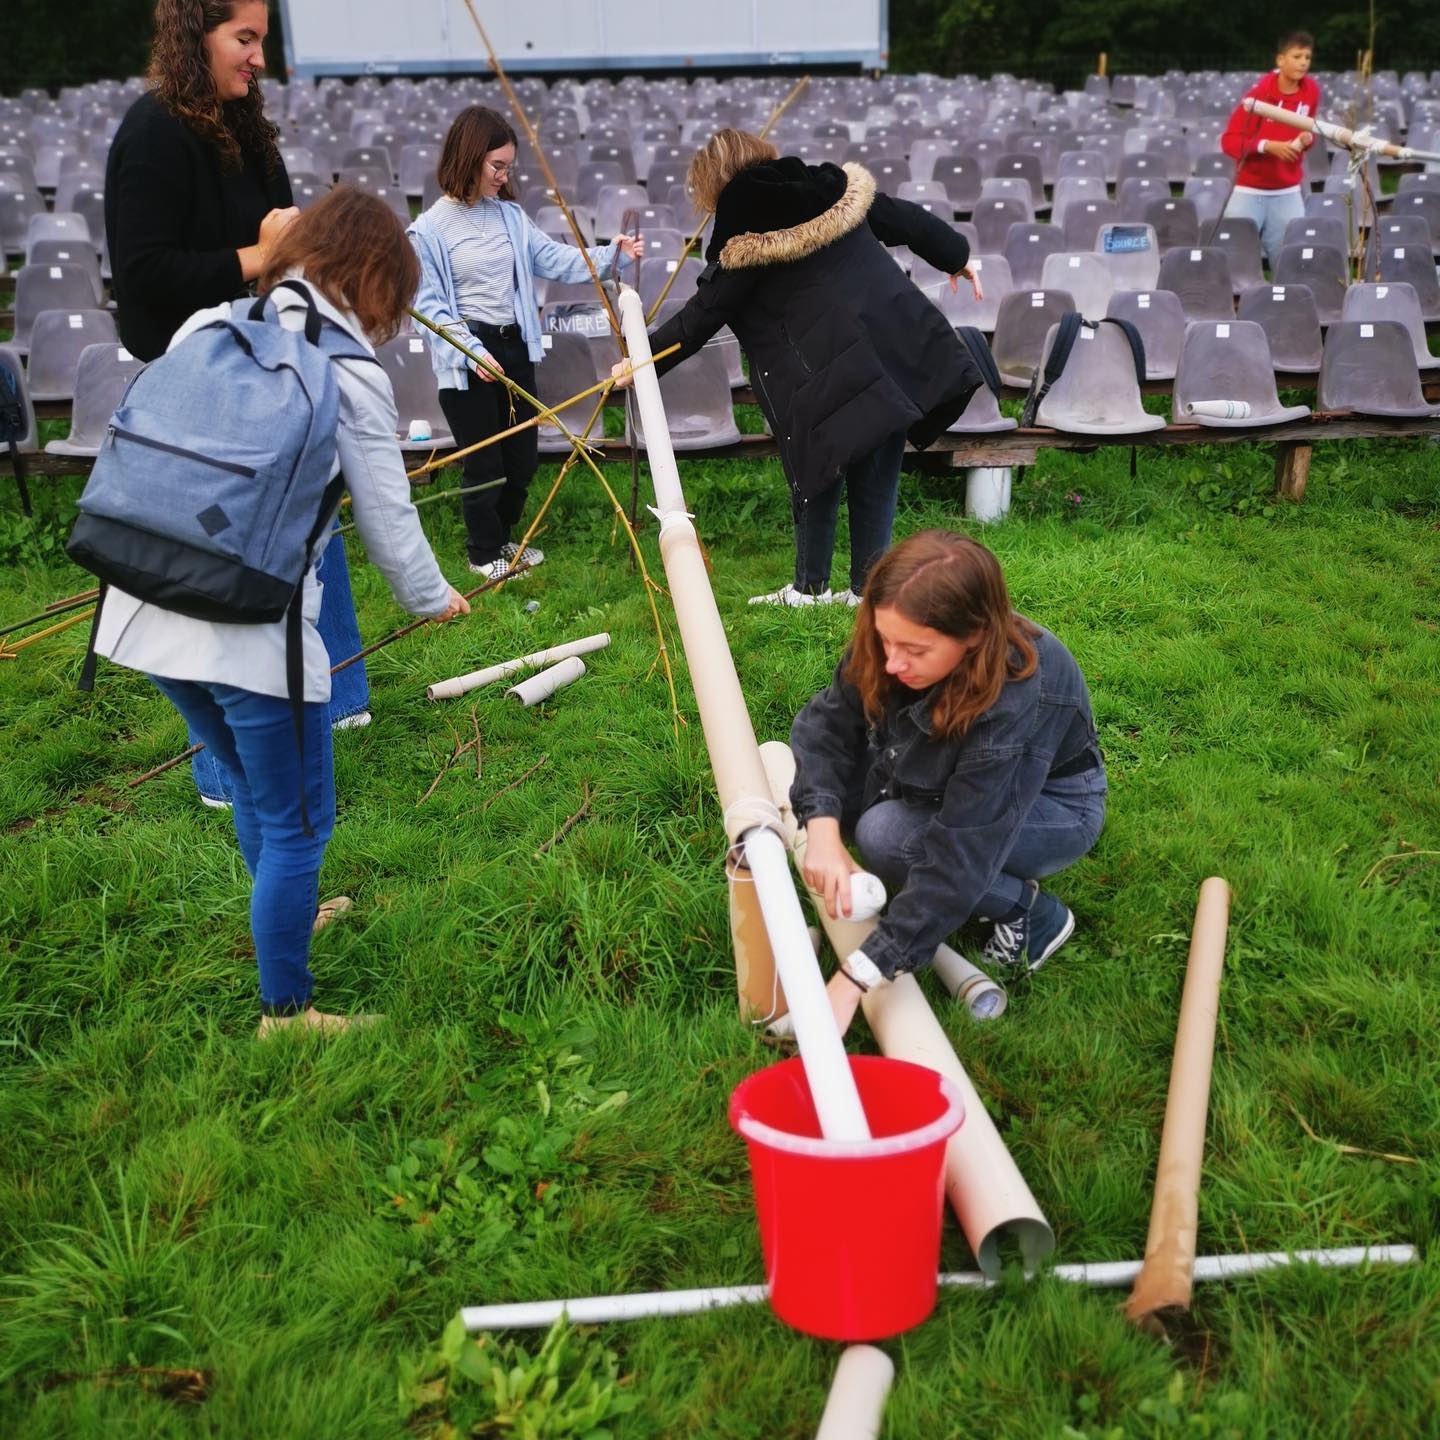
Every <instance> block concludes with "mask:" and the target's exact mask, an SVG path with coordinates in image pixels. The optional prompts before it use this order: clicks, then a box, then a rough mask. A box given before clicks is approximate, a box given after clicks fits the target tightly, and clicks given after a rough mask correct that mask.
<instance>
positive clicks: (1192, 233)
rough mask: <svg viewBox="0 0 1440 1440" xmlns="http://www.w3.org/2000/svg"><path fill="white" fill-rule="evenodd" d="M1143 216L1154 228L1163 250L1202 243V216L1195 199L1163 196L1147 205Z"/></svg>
mask: <svg viewBox="0 0 1440 1440" xmlns="http://www.w3.org/2000/svg"><path fill="white" fill-rule="evenodd" d="M1142 218H1143V219H1144V222H1145V223H1146V224H1147V225H1149V226H1151V227H1152V228H1153V229H1154V231H1155V238H1156V240H1158V241H1159V244H1160V249H1161V250H1162V251H1165V250H1173V249H1174V248H1175V247H1176V246H1177V245H1184V246H1186V247H1190V246H1195V245H1198V244H1199V243H1200V216H1199V214H1198V212H1197V211H1196V209H1195V202H1194V201H1193V200H1186V199H1183V198H1182V199H1179V200H1175V199H1172V198H1171V197H1169V196H1162V197H1160V198H1158V199H1155V200H1152V201H1151V202H1150V203H1149V204H1148V205H1147V206H1146V207H1145V214H1144V216H1143V217H1142Z"/></svg>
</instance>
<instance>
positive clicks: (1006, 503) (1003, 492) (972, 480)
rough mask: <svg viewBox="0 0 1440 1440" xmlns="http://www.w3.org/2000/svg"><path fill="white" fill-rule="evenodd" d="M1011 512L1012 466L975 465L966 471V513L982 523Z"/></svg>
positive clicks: (1001, 518)
mask: <svg viewBox="0 0 1440 1440" xmlns="http://www.w3.org/2000/svg"><path fill="white" fill-rule="evenodd" d="M1009 513H1010V467H1009V466H1008V465H974V466H972V467H971V468H970V469H969V470H967V471H966V472H965V514H966V515H967V516H969V518H970V519H971V520H978V521H980V523H981V524H982V525H991V524H994V523H995V522H996V521H997V520H1003V519H1004V518H1005V517H1006V516H1007V515H1008V514H1009Z"/></svg>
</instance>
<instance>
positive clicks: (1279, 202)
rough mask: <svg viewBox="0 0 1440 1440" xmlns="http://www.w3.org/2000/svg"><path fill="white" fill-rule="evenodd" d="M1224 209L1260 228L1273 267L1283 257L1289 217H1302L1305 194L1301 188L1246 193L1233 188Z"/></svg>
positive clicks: (1263, 243) (1230, 214)
mask: <svg viewBox="0 0 1440 1440" xmlns="http://www.w3.org/2000/svg"><path fill="white" fill-rule="evenodd" d="M1225 213H1226V214H1227V215H1229V216H1231V217H1233V218H1234V219H1236V220H1253V221H1254V222H1255V228H1256V229H1257V230H1258V231H1259V232H1260V248H1261V249H1262V250H1263V251H1264V252H1265V261H1266V264H1268V265H1269V266H1270V268H1271V269H1272V270H1273V269H1274V268H1275V262H1276V260H1278V259H1279V258H1280V246H1281V245H1282V244H1283V243H1284V240H1285V227H1286V225H1288V224H1289V223H1290V221H1292V220H1295V219H1297V218H1303V217H1304V214H1305V197H1304V196H1303V195H1302V194H1301V193H1300V192H1299V191H1298V190H1294V191H1291V192H1290V193H1289V194H1288V195H1287V194H1285V193H1284V192H1282V193H1280V194H1279V195H1256V194H1245V193H1244V192H1242V191H1238V190H1235V191H1232V192H1231V194H1230V199H1229V200H1228V201H1227V202H1226V205H1225Z"/></svg>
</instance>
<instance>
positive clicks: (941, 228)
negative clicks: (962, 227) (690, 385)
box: [650, 156, 983, 499]
mask: <svg viewBox="0 0 1440 1440" xmlns="http://www.w3.org/2000/svg"><path fill="white" fill-rule="evenodd" d="M887 245H908V246H909V247H910V248H911V250H913V251H914V252H915V254H917V255H919V256H920V257H921V258H922V259H925V260H928V261H929V262H930V263H931V264H932V265H935V266H937V267H938V268H940V269H942V270H947V271H949V272H951V273H952V274H953V273H954V272H956V271H958V270H960V269H962V268H963V267H964V266H965V264H966V263H967V262H968V260H969V256H970V247H969V245H968V244H967V243H966V241H965V238H964V237H963V236H962V235H959V234H958V233H957V232H956V231H954V230H953V229H951V227H950V226H949V225H947V224H946V223H945V222H944V221H943V220H941V219H939V218H938V217H936V216H934V215H931V214H930V213H929V212H928V211H926V210H923V209H921V207H920V206H918V205H912V204H910V203H909V202H908V201H904V200H895V199H892V198H891V197H890V196H888V195H881V194H877V193H876V190H875V180H874V178H873V177H872V176H871V174H870V173H869V171H867V170H866V169H864V167H863V166H860V165H853V164H851V165H846V166H845V167H844V168H843V169H842V168H840V167H839V166H835V165H829V164H826V165H807V164H806V163H805V162H804V161H803V160H800V159H797V158H795V157H793V156H787V157H785V158H783V159H780V160H767V161H762V162H761V163H760V164H758V165H752V166H750V167H749V168H747V169H745V170H742V171H741V172H740V173H739V174H738V175H736V176H735V178H734V179H733V180H731V181H730V183H729V184H728V185H727V186H726V187H725V189H724V190H723V191H721V193H720V199H719V203H718V204H717V205H716V209H715V232H714V236H713V238H712V240H711V242H710V246H709V249H708V250H707V251H706V257H705V258H706V260H707V262H708V263H707V265H706V268H705V270H704V272H703V273H702V275H701V277H700V282H699V286H698V288H697V290H696V293H695V296H694V298H693V299H691V300H690V301H689V303H688V304H687V305H686V306H685V307H684V308H683V309H682V310H680V311H679V312H678V313H677V314H676V315H674V316H673V317H672V318H671V319H669V320H668V321H666V322H665V323H664V324H663V325H661V326H660V327H659V329H657V330H656V331H655V333H654V334H653V335H652V336H651V337H650V343H651V347H652V349H654V350H662V349H664V348H665V347H666V346H668V345H673V344H676V343H678V344H679V345H680V347H681V348H680V350H679V352H677V354H676V355H674V356H671V357H669V358H667V359H666V360H664V361H662V362H660V364H659V365H658V366H657V369H658V370H659V371H660V372H661V373H662V374H663V373H664V371H666V370H668V369H670V368H671V367H673V366H674V365H678V364H679V363H680V362H681V361H682V360H684V359H685V358H686V357H687V356H689V355H693V354H694V353H695V352H696V351H697V350H698V349H699V348H700V347H701V346H702V345H703V344H704V343H705V342H706V341H707V340H708V339H709V338H710V337H711V336H712V335H714V334H715V332H716V331H717V330H719V329H720V328H721V326H723V325H729V326H730V328H731V329H732V330H733V331H734V332H735V335H736V336H737V338H738V339H739V341H740V344H741V345H742V346H743V347H744V349H745V353H746V355H747V356H748V357H749V361H750V382H751V384H752V385H753V386H754V388H755V393H756V396H757V398H758V399H759V401H760V405H761V407H762V408H763V410H764V411H765V415H766V418H767V419H768V420H769V422H770V428H771V429H772V430H773V431H774V433H775V439H776V442H777V443H778V445H779V449H780V456H781V459H782V461H783V463H784V466H785V473H786V477H787V478H788V480H789V481H790V484H791V486H792V487H793V488H794V489H795V490H796V491H797V492H798V494H799V495H800V497H801V498H802V499H809V498H810V497H811V496H814V495H817V494H819V493H820V492H821V491H823V490H826V489H828V488H829V487H830V486H831V485H833V484H834V483H835V482H836V481H837V480H838V479H839V478H840V477H841V475H842V474H843V473H844V471H845V469H846V467H847V466H848V465H850V464H851V463H852V462H853V461H856V460H859V459H861V458H863V457H864V456H866V455H868V454H870V453H871V452H872V451H873V450H875V449H876V448H877V447H878V446H879V445H880V444H882V443H883V442H884V441H885V440H886V439H888V438H889V437H890V436H892V435H895V434H897V433H899V432H901V431H904V432H905V434H906V435H907V436H908V437H909V439H910V442H911V443H912V444H913V445H915V446H917V447H923V446H925V445H928V444H930V443H931V442H932V441H933V440H935V439H936V437H937V436H939V435H940V434H942V433H943V432H944V430H945V429H946V427H947V426H949V425H950V423H951V422H952V421H953V420H955V418H956V417H957V416H958V415H959V414H960V412H961V411H962V410H963V409H964V408H965V406H966V405H967V404H968V403H969V400H970V397H971V395H973V394H974V393H975V391H976V389H977V388H978V387H979V386H980V385H981V384H982V383H983V382H982V379H981V376H980V372H979V371H978V370H977V369H976V367H975V364H974V362H973V361H972V360H971V359H970V356H969V353H968V352H967V351H966V350H965V348H964V346H963V345H962V344H961V343H960V341H959V340H957V339H956V337H955V333H954V331H953V330H951V328H950V325H949V323H948V322H947V321H946V319H945V317H944V316H943V315H942V314H941V313H940V311H939V310H938V309H937V308H936V307H935V306H934V305H932V304H931V303H930V301H929V300H927V299H926V298H925V296H924V295H922V294H921V293H920V291H919V290H918V289H917V288H916V287H915V286H914V285H913V284H912V283H911V282H910V280H909V279H908V278H907V277H906V276H905V274H904V273H903V272H902V271H901V270H900V267H899V266H898V265H896V264H895V262H894V261H893V260H892V259H891V258H890V255H889V254H888V253H887V251H886V249H885V246H887Z"/></svg>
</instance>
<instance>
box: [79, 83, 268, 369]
mask: <svg viewBox="0 0 1440 1440" xmlns="http://www.w3.org/2000/svg"><path fill="white" fill-rule="evenodd" d="M289 204H291V193H290V179H289V176H287V175H286V173H285V168H284V166H283V165H282V166H281V167H280V168H279V170H278V171H277V172H276V173H275V174H273V175H266V173H265V167H264V162H263V160H262V159H261V157H259V156H257V155H249V154H247V155H246V157H245V165H244V168H243V169H241V170H239V171H237V172H236V173H234V174H226V173H224V172H222V170H221V168H220V156H219V153H218V152H217V151H216V149H215V147H214V146H213V145H211V144H210V143H209V142H208V141H207V140H204V139H202V138H201V137H200V136H199V135H196V134H195V133H194V132H193V131H192V130H190V129H188V128H187V127H186V126H185V125H183V124H182V123H181V122H180V121H179V120H177V119H175V117H174V116H173V115H171V114H170V112H169V111H168V110H166V109H165V107H164V106H163V105H162V104H161V103H160V102H159V101H158V100H157V99H156V98H155V97H154V95H150V94H146V95H142V96H141V97H140V98H139V99H138V100H137V101H136V102H135V103H134V104H133V105H132V106H131V107H130V109H129V111H127V112H126V115H125V119H124V120H123V121H122V122H121V124H120V129H119V130H118V131H117V132H116V135H115V141H114V143H113V144H112V145H111V147H110V159H109V162H108V164H107V165H106V168H105V234H106V237H107V240H108V242H109V246H110V267H111V270H112V271H113V272H114V277H115V279H114V287H113V288H114V293H115V301H116V306H117V309H118V312H119V314H118V319H119V324H120V338H121V340H122V341H123V342H124V344H125V348H126V349H127V350H129V351H130V352H131V353H132V354H133V355H136V356H138V357H139V358H140V359H141V360H153V359H154V358H155V357H156V356H157V355H160V354H163V353H164V350H165V347H166V346H167V345H168V344H169V343H170V338H171V336H173V335H174V333H175V332H176V330H178V329H179V328H180V326H181V324H182V323H183V322H184V321H185V320H186V319H188V318H189V317H190V316H191V315H193V314H194V313H195V311H197V310H202V309H204V308H205V307H206V306H207V305H218V304H219V303H220V302H221V301H222V300H233V299H235V298H237V297H238V296H240V295H243V294H244V293H245V280H244V278H243V276H242V275H241V273H240V259H239V256H237V255H236V253H235V252H236V251H237V250H239V249H241V248H242V247H244V246H246V245H253V244H255V242H256V241H257V240H258V239H259V238H260V222H261V221H262V220H263V219H264V218H265V216H266V215H267V214H268V213H269V212H270V211H271V210H273V209H277V208H283V207H285V206H287V205H289Z"/></svg>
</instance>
